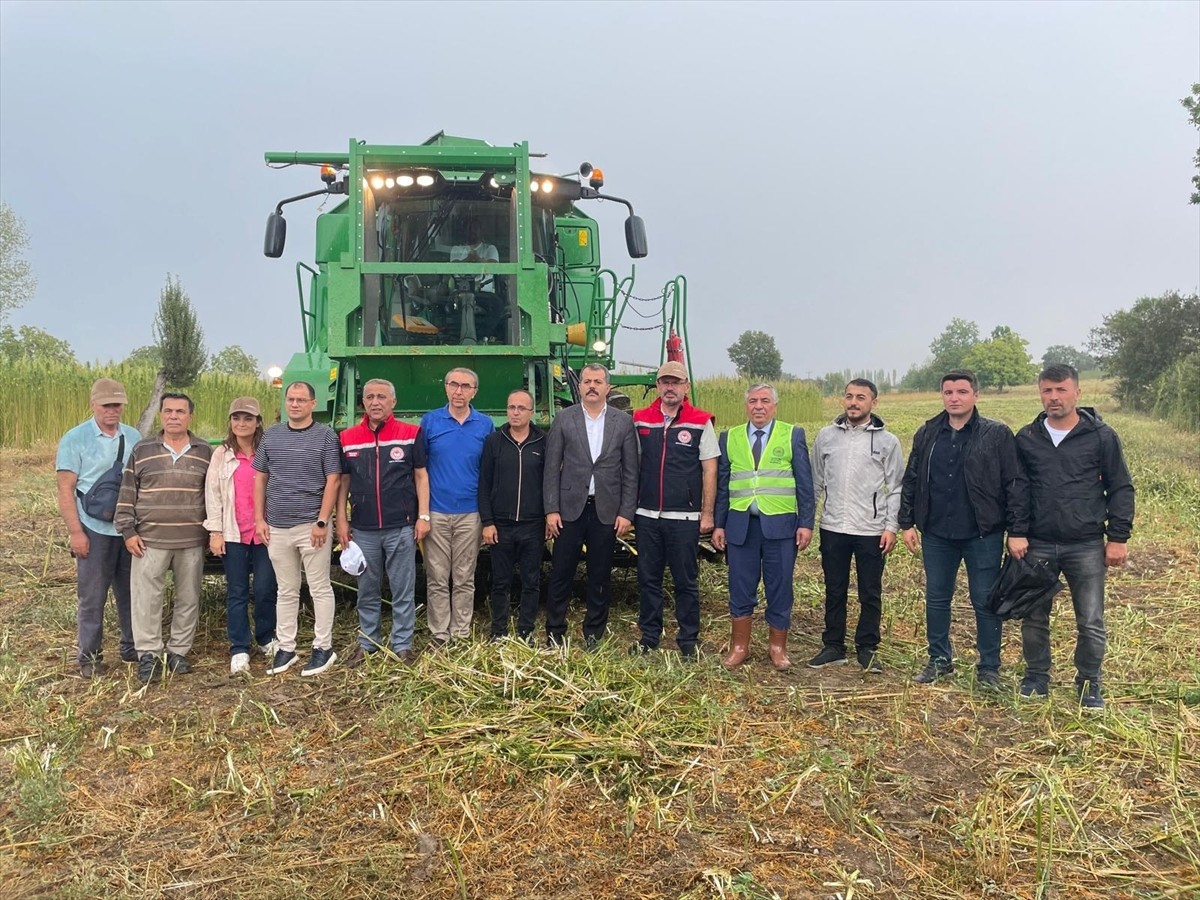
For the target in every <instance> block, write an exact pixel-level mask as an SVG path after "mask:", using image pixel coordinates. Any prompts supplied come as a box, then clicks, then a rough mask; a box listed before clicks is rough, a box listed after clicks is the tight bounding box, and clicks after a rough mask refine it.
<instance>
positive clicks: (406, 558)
mask: <svg viewBox="0 0 1200 900" xmlns="http://www.w3.org/2000/svg"><path fill="white" fill-rule="evenodd" d="M354 543H356V544H358V549H360V550H361V551H362V554H363V557H364V558H365V559H366V561H367V569H366V571H365V572H363V573H362V574H361V575H359V576H358V642H359V644H361V645H362V648H363V649H364V650H366V651H367V652H368V653H374V652H375V651H376V650H378V649H379V648H380V647H382V646H384V644H383V637H382V634H381V633H380V619H381V617H382V606H383V598H382V592H383V573H384V572H387V579H388V584H389V585H391V588H392V640H391V647H392V650H393V651H394V652H396V653H403V652H404V651H406V650H411V649H412V639H413V629H414V628H415V627H416V619H417V613H416V604H415V601H414V595H415V591H416V587H417V543H416V541H415V540H414V539H413V529H412V526H411V525H406V526H405V527H403V528H384V529H382V530H379V531H368V530H367V529H365V528H355V529H354Z"/></svg>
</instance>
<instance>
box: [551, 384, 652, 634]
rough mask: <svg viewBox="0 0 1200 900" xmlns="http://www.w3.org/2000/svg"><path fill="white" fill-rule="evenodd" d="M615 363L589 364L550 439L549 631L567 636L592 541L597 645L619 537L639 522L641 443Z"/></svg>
mask: <svg viewBox="0 0 1200 900" xmlns="http://www.w3.org/2000/svg"><path fill="white" fill-rule="evenodd" d="M608 391H609V381H608V369H606V368H605V367H604V366H601V365H588V366H584V367H583V369H582V371H581V372H580V383H579V392H580V397H581V399H582V401H583V402H582V403H580V404H578V405H576V406H569V407H567V408H566V409H564V410H563V411H562V412H560V413H559V414H558V415H557V416H555V417H554V425H553V426H552V427H551V429H550V436H549V437H548V438H547V441H546V475H545V482H544V485H543V488H544V489H543V492H542V494H543V500H544V502H545V506H546V530H547V532H548V533H549V535H550V536H551V537H552V538H554V553H553V555H552V556H551V561H550V583H549V595H548V597H547V599H546V635H547V637H549V639H550V643H551V644H561V643H562V641H563V637H564V635H565V633H566V629H567V599H568V597H569V595H570V592H571V582H572V581H573V580H574V578H575V569H576V567H577V566H578V565H579V555H580V552H581V551H582V549H583V546H584V544H586V545H587V612H586V614H585V616H584V620H583V637H584V640H585V641H586V642H587V647H588V649H589V650H594V649H596V647H597V646H598V645H599V643H600V640H601V639H602V638H603V637H604V630H605V628H606V627H607V626H608V604H609V595H610V574H611V569H612V558H613V551H614V550H615V549H616V546H617V538H618V537H622V536H624V535H625V533H626V532H628V531H629V529H630V527H631V526H632V525H633V514H634V509H635V508H636V505H637V504H636V501H637V479H638V449H637V439H636V438H635V436H634V433H633V419H632V418H631V417H630V416H629V414H628V413H625V412H622V411H621V410H619V409H613V408H612V407H610V406H608Z"/></svg>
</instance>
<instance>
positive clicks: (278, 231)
mask: <svg viewBox="0 0 1200 900" xmlns="http://www.w3.org/2000/svg"><path fill="white" fill-rule="evenodd" d="M644 240H645V238H644V237H643V241H644ZM286 241H287V222H286V221H285V220H284V218H283V213H281V212H279V211H276V212H273V213H271V214H270V215H269V216H267V234H266V236H265V237H264V238H263V255H265V256H269V257H270V258H271V259H279V257H281V256H283V245H284V243H285V242H286Z"/></svg>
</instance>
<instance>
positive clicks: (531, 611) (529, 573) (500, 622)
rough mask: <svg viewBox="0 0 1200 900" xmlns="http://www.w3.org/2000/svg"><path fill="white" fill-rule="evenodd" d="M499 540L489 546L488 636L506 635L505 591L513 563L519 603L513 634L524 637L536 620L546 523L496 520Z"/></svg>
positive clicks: (531, 629)
mask: <svg viewBox="0 0 1200 900" xmlns="http://www.w3.org/2000/svg"><path fill="white" fill-rule="evenodd" d="M495 525H496V535H497V537H498V538H499V541H498V542H497V543H495V544H493V545H492V547H491V549H490V550H489V554H490V556H491V558H492V596H491V604H492V637H504V635H506V634H508V619H509V616H510V615H511V613H510V611H509V594H510V593H511V592H512V574H513V565H514V564H515V565H516V566H517V570H518V572H519V574H520V576H521V603H520V606H519V607H518V611H517V634H519V635H520V636H521V637H528V636H529V635H531V634H532V633H533V627H534V625H535V623H536V622H537V612H538V601H539V600H540V599H541V596H540V595H541V590H542V554H543V553H544V552H545V550H546V523H545V520H543V519H537V520H535V521H532V522H506V521H501V520H497V521H496V523H495Z"/></svg>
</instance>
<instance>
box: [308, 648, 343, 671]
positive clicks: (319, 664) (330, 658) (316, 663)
mask: <svg viewBox="0 0 1200 900" xmlns="http://www.w3.org/2000/svg"><path fill="white" fill-rule="evenodd" d="M335 662H337V654H336V653H334V652H333V650H331V649H329V648H328V647H313V651H312V655H311V656H310V657H309V658H308V665H306V666H305V667H304V668H303V669H301V670H300V675H301V676H302V677H308V676H310V675H320V674H321V673H322V672H324V671H325V670H326V669H328V668H329V667H330V666H332V665H333V664H334V663H335Z"/></svg>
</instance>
